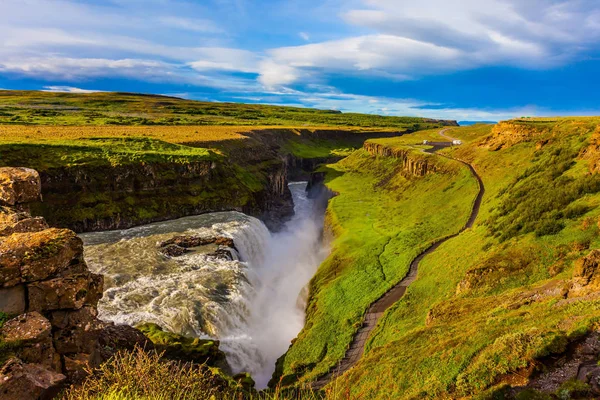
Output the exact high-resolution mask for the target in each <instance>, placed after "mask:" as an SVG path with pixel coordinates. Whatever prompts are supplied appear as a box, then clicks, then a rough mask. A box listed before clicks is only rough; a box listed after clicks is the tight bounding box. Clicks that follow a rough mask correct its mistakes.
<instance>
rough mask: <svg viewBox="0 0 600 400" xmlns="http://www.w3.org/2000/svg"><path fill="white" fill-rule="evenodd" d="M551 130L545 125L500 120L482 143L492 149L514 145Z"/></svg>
mask: <svg viewBox="0 0 600 400" xmlns="http://www.w3.org/2000/svg"><path fill="white" fill-rule="evenodd" d="M548 131H549V130H548V129H547V128H544V127H543V126H534V125H530V124H519V123H515V122H511V121H507V122H500V123H499V124H496V125H495V126H494V128H493V129H492V134H491V135H490V136H489V137H488V138H487V139H486V140H485V141H484V142H483V143H482V144H481V146H482V147H485V148H487V149H489V150H492V151H497V150H501V149H505V148H508V147H511V146H514V145H515V144H517V143H521V142H527V141H531V140H534V139H535V138H536V137H537V136H541V135H543V134H545V133H547V132H548Z"/></svg>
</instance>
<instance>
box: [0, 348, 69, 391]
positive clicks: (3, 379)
mask: <svg viewBox="0 0 600 400" xmlns="http://www.w3.org/2000/svg"><path fill="white" fill-rule="evenodd" d="M65 379H66V377H65V376H64V375H62V374H59V373H56V372H54V371H51V370H48V369H46V368H44V367H43V366H41V365H36V364H24V363H23V362H22V361H21V360H19V359H17V358H12V359H10V360H9V361H8V362H7V363H6V364H5V365H4V367H2V369H1V370H0V398H2V399H3V400H29V399H32V400H33V399H41V400H46V399H51V398H53V397H54V396H55V395H56V394H58V392H59V390H60V388H61V384H62V383H63V382H64V381H65Z"/></svg>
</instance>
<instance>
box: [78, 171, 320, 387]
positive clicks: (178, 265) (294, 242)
mask: <svg viewBox="0 0 600 400" xmlns="http://www.w3.org/2000/svg"><path fill="white" fill-rule="evenodd" d="M290 190H291V191H292V195H293V198H294V210H295V216H294V217H293V218H292V220H290V221H289V222H288V223H286V225H285V227H284V229H283V230H282V231H281V232H278V233H274V234H272V233H270V232H269V231H268V229H267V228H266V227H265V225H264V224H263V223H262V222H261V221H259V220H258V219H256V218H253V217H250V216H247V215H244V214H241V213H238V212H220V213H212V214H204V215H199V216H194V217H187V218H182V219H178V220H173V221H167V222H159V223H154V224H150V225H145V226H141V227H136V228H132V229H128V230H123V231H109V232H94V233H86V234H82V235H81V237H82V239H83V240H84V244H85V259H86V261H87V263H88V265H89V267H90V269H91V270H92V271H94V272H97V273H102V274H104V276H105V280H106V283H105V293H104V297H103V299H102V300H101V301H100V304H99V306H98V307H99V311H100V318H101V319H104V320H107V321H113V322H115V323H117V324H128V325H132V326H135V325H137V324H140V323H143V322H154V323H156V324H158V325H160V326H162V327H163V328H165V329H167V330H169V331H172V332H176V333H180V334H184V335H187V336H194V337H200V338H208V337H210V338H215V339H218V340H220V341H221V349H222V350H223V351H224V352H225V353H226V355H227V360H228V363H229V364H230V366H231V367H232V369H233V372H234V373H237V372H241V371H247V372H250V373H251V374H252V376H253V378H254V379H255V380H256V383H257V387H258V388H263V387H265V386H266V384H267V382H268V381H269V379H270V377H271V375H272V373H273V371H274V369H275V362H276V360H277V358H278V357H279V356H281V355H282V354H283V353H284V352H285V351H286V350H287V348H288V346H289V344H290V341H291V340H292V339H293V338H294V337H296V335H297V334H298V332H299V331H300V330H301V329H302V326H303V325H304V309H305V305H306V304H305V303H306V293H303V292H305V289H306V286H307V284H308V282H309V281H310V279H311V277H312V276H313V275H314V274H315V272H316V270H317V268H318V266H319V264H320V263H321V262H322V261H323V260H324V258H325V257H326V255H327V249H326V248H325V247H324V246H323V245H322V239H321V231H322V227H323V212H324V207H323V202H322V199H311V198H309V197H308V196H307V193H306V183H305V182H296V183H291V184H290ZM182 233H185V234H197V235H208V236H215V235H218V236H227V237H231V238H232V239H233V241H234V243H235V247H236V248H237V250H238V251H239V254H237V255H236V254H235V252H234V260H233V261H229V260H222V259H217V258H215V257H212V256H211V255H210V253H211V252H212V251H214V250H215V246H214V245H208V246H204V247H202V248H200V249H197V250H196V251H193V252H190V253H186V254H184V255H183V256H180V257H175V258H167V257H165V256H163V255H162V254H161V253H159V252H158V250H157V243H158V242H161V241H164V240H167V239H170V238H172V237H174V236H176V235H180V234H182Z"/></svg>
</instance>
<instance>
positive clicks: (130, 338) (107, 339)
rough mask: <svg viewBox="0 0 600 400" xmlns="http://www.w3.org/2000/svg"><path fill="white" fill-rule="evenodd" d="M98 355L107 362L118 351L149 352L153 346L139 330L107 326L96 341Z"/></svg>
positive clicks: (125, 326)
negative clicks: (98, 346) (144, 350)
mask: <svg viewBox="0 0 600 400" xmlns="http://www.w3.org/2000/svg"><path fill="white" fill-rule="evenodd" d="M98 343H99V344H100V355H101V356H102V359H103V360H108V359H109V358H111V357H112V356H113V355H115V353H117V352H118V351H119V350H133V349H135V348H136V347H139V348H141V349H146V350H151V349H153V348H154V344H153V343H152V342H151V341H150V340H149V339H148V338H147V337H146V336H145V335H144V334H143V333H142V332H140V331H139V330H137V329H135V328H133V327H131V326H127V325H108V326H106V327H105V328H104V329H103V330H102V332H101V333H100V338H99V339H98Z"/></svg>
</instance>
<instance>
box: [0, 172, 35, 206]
mask: <svg viewBox="0 0 600 400" xmlns="http://www.w3.org/2000/svg"><path fill="white" fill-rule="evenodd" d="M41 193H42V181H41V179H40V174H38V172H37V171H36V170H33V169H30V168H10V167H6V168H0V203H4V204H5V205H9V206H14V205H16V204H22V203H30V202H32V201H36V200H38V199H40V197H41Z"/></svg>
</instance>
